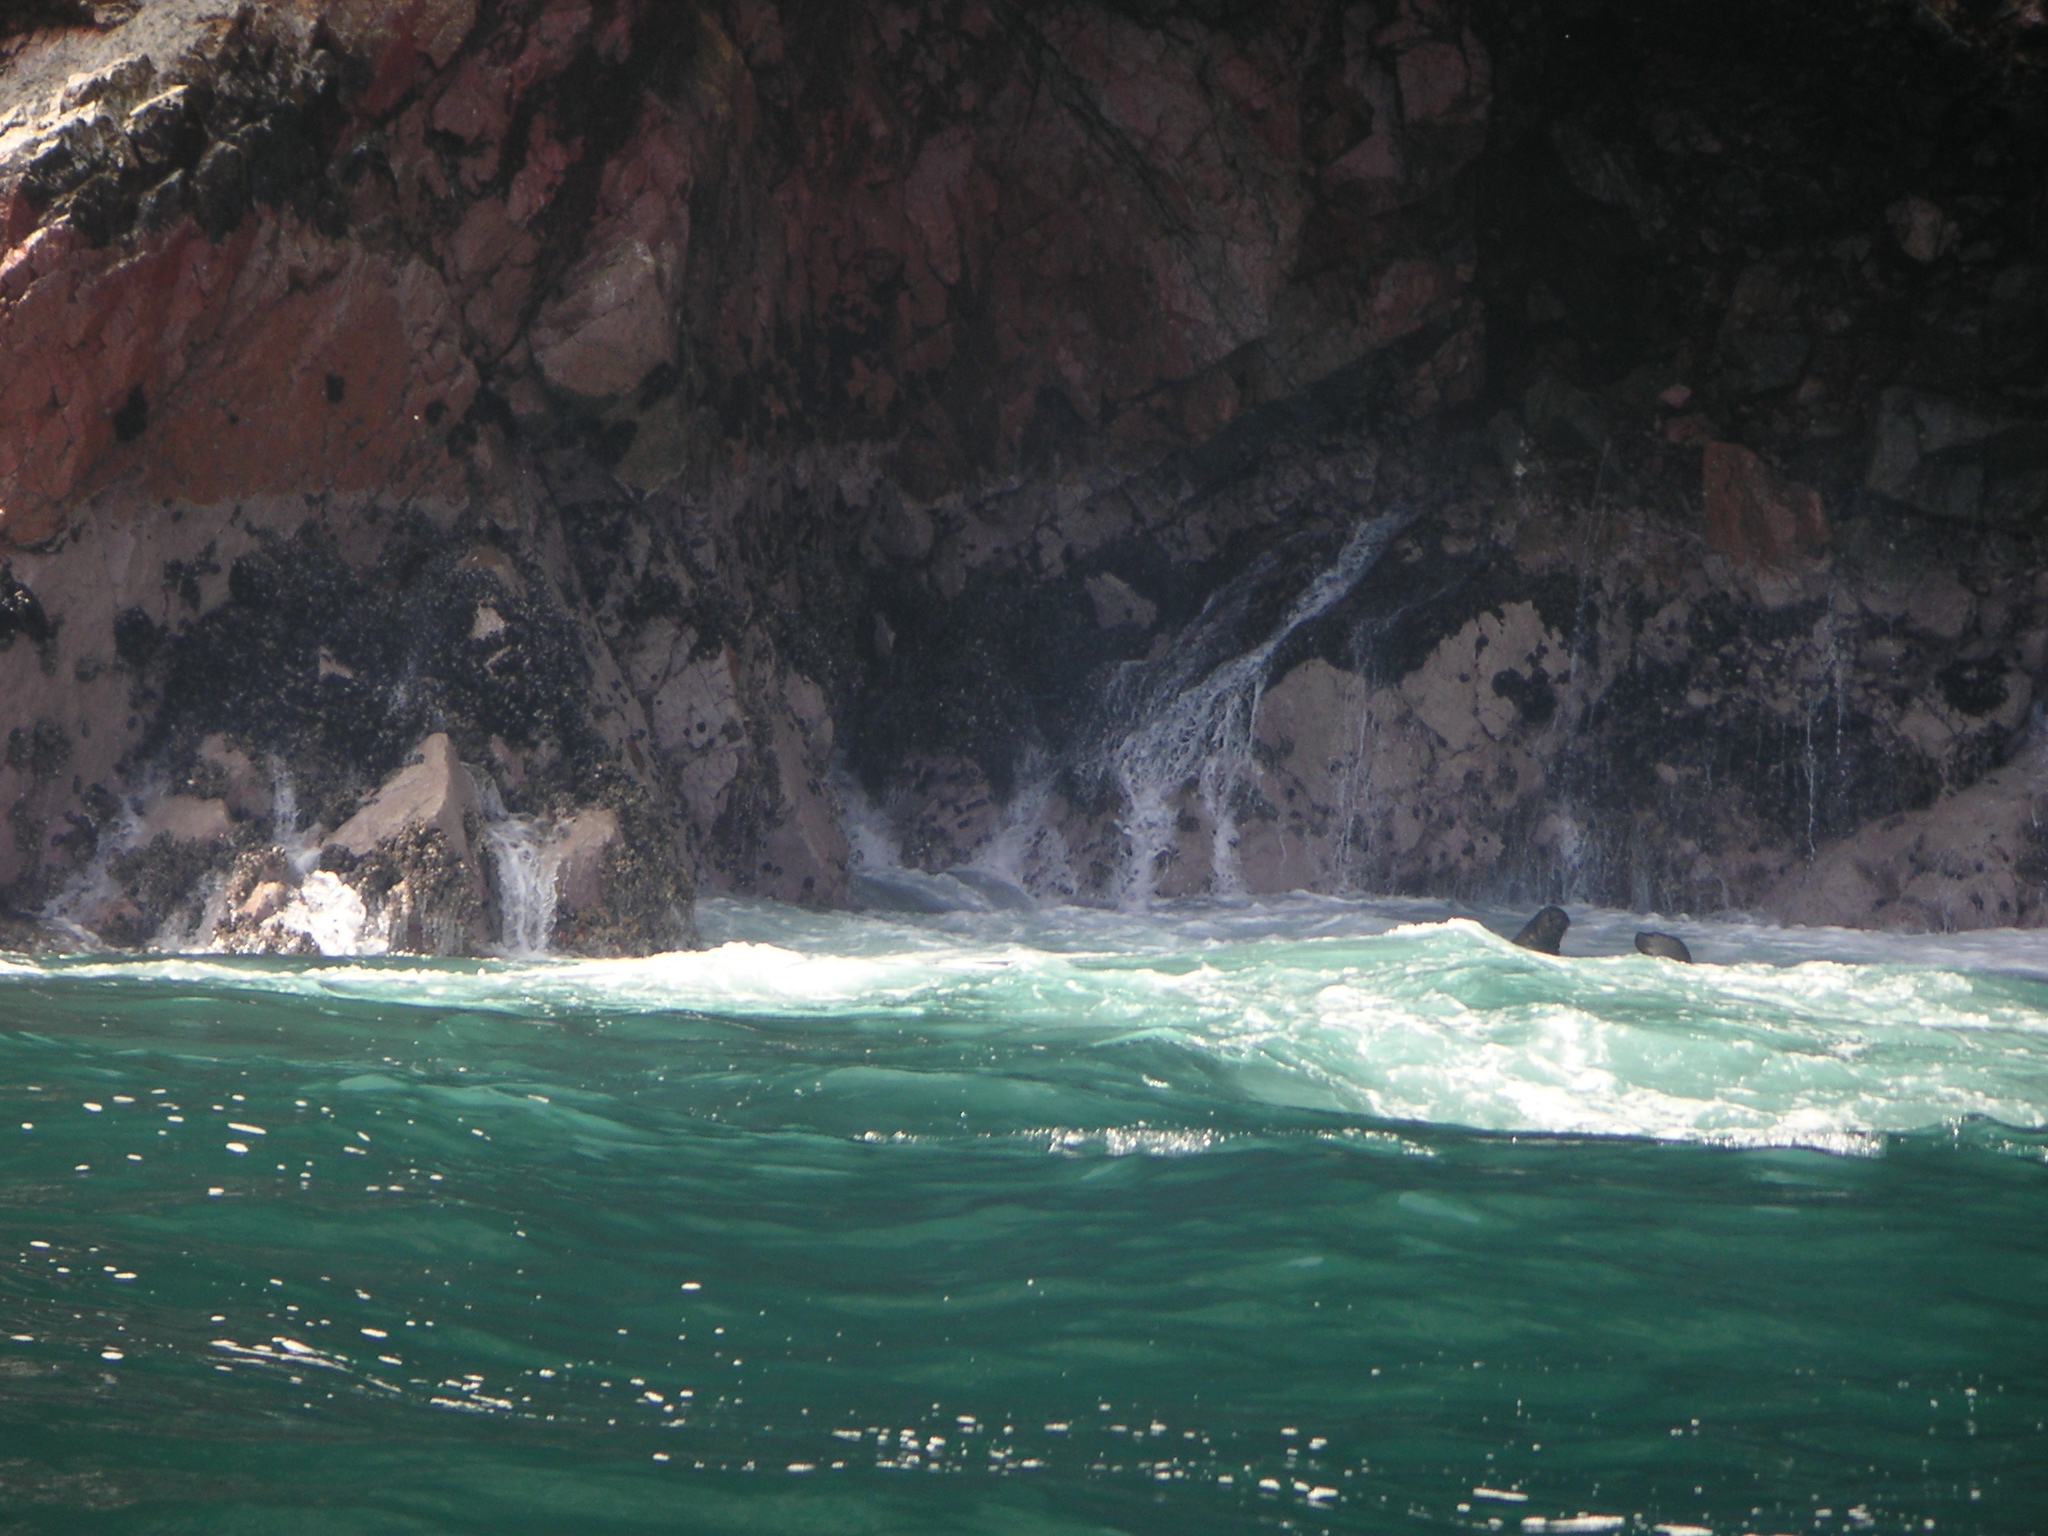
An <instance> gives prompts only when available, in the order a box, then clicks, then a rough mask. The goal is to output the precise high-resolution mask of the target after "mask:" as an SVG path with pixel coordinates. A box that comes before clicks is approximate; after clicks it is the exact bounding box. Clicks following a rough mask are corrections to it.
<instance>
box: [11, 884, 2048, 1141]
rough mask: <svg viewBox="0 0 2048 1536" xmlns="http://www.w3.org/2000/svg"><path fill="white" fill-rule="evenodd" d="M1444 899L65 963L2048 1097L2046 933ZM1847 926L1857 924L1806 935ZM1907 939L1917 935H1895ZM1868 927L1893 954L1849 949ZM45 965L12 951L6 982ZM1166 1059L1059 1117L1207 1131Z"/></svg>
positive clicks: (283, 989) (962, 916)
mask: <svg viewBox="0 0 2048 1536" xmlns="http://www.w3.org/2000/svg"><path fill="white" fill-rule="evenodd" d="M312 878H313V879H319V878H323V877H320V876H315V877H312ZM325 878H327V879H330V880H331V879H332V877H325ZM309 883H310V881H309ZM334 884H335V885H336V886H337V887H338V888H339V889H340V890H345V889H346V887H342V886H340V882H338V881H337V882H334ZM1441 911H1442V909H1440V908H1439V909H1436V910H1435V912H1432V911H1431V910H1430V909H1429V908H1428V907H1427V906H1426V905H1424V904H1420V903H1413V902H1401V903H1355V902H1354V903H1340V902H1334V901H1331V900H1328V899H1323V898H1286V899H1282V900H1279V901H1273V902H1262V903H1246V904H1236V905H1223V904H1215V903H1209V904H1198V905H1189V906H1182V907H1174V908H1169V909H1162V910H1159V911H1155V912H1151V913H1145V914H1132V913H1103V912H1092V911H1081V910H1077V909H1072V908H1066V909H1054V910H1044V909H1041V910H1038V911H1031V912H1011V911H986V912H958V911H956V912H948V913H944V914H939V915H935V916H932V917H928V918H910V917H902V916H891V917H887V918H882V917H863V916H854V915H849V914H820V913H809V912H800V911H797V910H796V909H791V908H780V907H774V906H771V905H768V904H763V903H742V902H734V901H718V900H708V901H706V902H705V903H703V905H702V908H701V909H700V921H701V923H702V926H703V928H704V930H705V932H706V934H707V936H709V937H711V938H713V939H723V940H724V942H720V943H716V944H715V947H713V948H710V949H706V950H701V951H695V952H686V953H675V954H666V955H656V956H651V957H648V958H645V959H636V960H575V961H571V960H535V961H529V962H523V963H517V964H510V963H494V962H467V963H449V962H438V963H434V964H431V965H429V964H421V965H409V966H392V965H390V964H388V963H386V964H383V965H379V966H355V965H343V964H329V965H303V966H297V967H290V968H279V967H276V966H275V965H270V966H264V967H253V966H250V965H248V964H246V963H242V962H237V961H232V960H225V959H203V958H181V959H175V960H156V961H142V962H137V961H125V962H118V963H117V962H105V961H100V962H88V963H80V962H66V963H63V965H62V967H61V968H62V970H63V971H64V972H65V973H66V974H70V975H81V976H106V977H115V976H119V977H124V978H128V979H130V980H133V981H134V982H136V983H138V984H141V985H151V984H157V983H164V982H168V983H175V984H180V985H185V984H193V983H203V984H208V985H215V986H221V987H228V988H234V989H239V990H245V991H268V992H280V993H290V994H297V995H304V996H331V997H351V998H360V999H366V1000H376V1001H380V1002H390V1003H396V1004H401V1005H403V1004H406V1003H417V1004H423V1005H424V1004H430V1005H433V1006H436V1007H442V1006H455V1007H460V1008H463V1009H467V1010H474V1011H479V1012H495V1013H499V1014H501V1015H508V1016H532V1017H541V1016H546V1015H558V1014H560V1013H561V1012H563V1011H564V1010H573V1009H578V1008H594V1009H602V1010H604V1011H605V1012H606V1013H609V1014H614V1015H625V1014H640V1015H643V1016H647V1017H659V1016H662V1015H670V1014H689V1015H694V1016H697V1017H699V1018H703V1017H709V1018H712V1019H719V1018H727V1019H733V1020H755V1021H762V1022H765V1023H768V1024H769V1025H771V1026H772V1027H777V1028H786V1027H791V1026H792V1025H793V1023H794V1021H797V1020H805V1021H809V1022H807V1023H805V1024H804V1026H803V1027H804V1028H806V1029H825V1030H831V1029H838V1028H858V1029H859V1030H861V1031H863V1032H864V1033H869V1034H872V1033H875V1032H877V1031H888V1030H890V1029H892V1028H900V1029H904V1030H914V1031H916V1032H918V1033H920V1034H923V1033H928V1032H930V1031H932V1030H934V1029H943V1030H945V1031H946V1032H947V1033H948V1034H949V1035H951V1036H956V1037H959V1038H963V1039H973V1040H977V1041H980V1042H982V1043H984V1044H986V1045H987V1046H989V1047H990V1048H991V1049H994V1048H996V1047H998V1046H1000V1045H1003V1044H1005V1043H1009V1044H1012V1045H1014V1044H1016V1043H1018V1042H1020V1041H1029V1042H1032V1043H1033V1044H1042V1045H1044V1046H1046V1047H1047V1048H1048V1049H1051V1050H1055V1051H1059V1050H1067V1051H1090V1050H1096V1049H1099V1048H1103V1047H1108V1046H1116V1045H1119V1044H1121V1043H1122V1042H1126V1041H1131V1040H1135V1039H1139V1038H1142V1039H1143V1040H1144V1041H1145V1042H1147V1048H1148V1049H1153V1048H1157V1049H1159V1050H1163V1051H1166V1052H1168V1053H1171V1052H1175V1051H1178V1052H1182V1053H1186V1055H1187V1056H1188V1057H1189V1058H1190V1059H1191V1061H1193V1062H1195V1063H1198V1064H1199V1071H1200V1074H1201V1075H1202V1076H1204V1077H1205V1078H1216V1077H1219V1076H1220V1077H1221V1078H1222V1079H1223V1080H1225V1081H1228V1082H1229V1083H1231V1084H1232V1085H1233V1088H1234V1091H1235V1092H1236V1093H1237V1094H1240V1095H1242V1096H1243V1097H1244V1098H1247V1099H1250V1100H1253V1101H1258V1102H1265V1103H1271V1104H1275V1105H1283V1106H1288V1107H1292V1108H1300V1109H1313V1110H1329V1111H1338V1112H1342V1113H1346V1114H1351V1115H1366V1116H1371V1117H1376V1118H1381V1119H1386V1120H1391V1121H1412V1122H1419V1123H1434V1124H1455V1125H1463V1126H1472V1127H1478V1128H1483V1129H1489V1130H1497V1131H1514V1132H1521V1131H1528V1132H1544V1133H1557V1134H1571V1135H1627V1136H1645V1137H1656V1138H1662V1139H1673V1140H1687V1141H1701V1142H1711V1143H1719V1144H1728V1145H1737V1146H1806V1147H1819V1148H1825V1149H1827V1150H1830V1151H1836V1152H1849V1153H1853V1152H1867V1151H1873V1150H1878V1149H1880V1148H1881V1144H1882V1143H1881V1139H1880V1138H1881V1137H1882V1136H1883V1135H1885V1134H1887V1133H1891V1132H1903V1131H1913V1130H1920V1129H1923V1128H1927V1127H1931V1126H1942V1125H1950V1124H1955V1123H1958V1122H1960V1121H1962V1120H1965V1119H1968V1118H1971V1117H1988V1118H1990V1119H1993V1120H1996V1121H2000V1122H2003V1123H2005V1124H2007V1125H2011V1126H2015V1127H2022V1128H2028V1129H2036V1128H2041V1127H2043V1126H2044V1125H2048V982H2043V981H2041V980H2039V979H2036V978H2037V974H2038V973H2039V972H2041V971H2044V970H2048V966H2042V965H2041V964H2040V960H2041V958H2042V950H2043V936H2042V935H2037V934H2031V933H2029V934H2007V935H1973V936H1970V937H1969V939H1968V940H1967V941H1964V942H1961V943H1957V941H1953V940H1950V941H1937V940H1926V941H1917V942H1914V943H1908V941H1903V940H1882V939H1873V938H1872V937H1871V936H1868V935H1841V934H1831V933H1829V932H1827V931H1809V932H1806V933H1803V934H1793V933H1788V932H1787V931H1785V930H1772V929H1768V928H1765V927H1763V926H1760V925H1755V924H1739V923H1729V924H1723V925H1713V924H1693V925H1690V926H1688V927H1687V928H1685V930H1684V932H1685V936H1686V938H1687V942H1688V943H1689V944H1692V945H1693V947H1694V951H1695V953H1702V952H1720V953H1723V954H1730V955H1738V956H1739V955H1744V954H1745V953H1747V954H1748V955H1750V956H1752V958H1742V959H1739V960H1738V961H1737V963H1733V964H1720V965H1716V964H1698V965H1692V966H1685V965H1674V964H1671V963H1669V962H1664V961H1658V960H1653V959H1649V958H1647V957H1643V956H1640V955H1636V954H1634V953H1633V952H1632V951H1630V952H1628V953H1626V954H1620V953H1615V954H1609V955H1606V956H1596V957H1591V958H1554V957H1550V956H1545V955H1537V954H1533V953H1530V952H1528V951H1526V950H1521V949H1517V948H1515V947H1514V946H1512V945H1511V944H1509V943H1508V942H1507V941H1506V940H1505V939H1504V938H1502V937H1501V936H1500V935H1499V934H1498V933H1497V932H1495V931H1490V930H1489V929H1488V928H1487V927H1484V926H1482V925H1481V924H1479V923H1478V922H1476V921H1474V920H1473V919H1472V918H1470V917H1467V916H1460V917H1452V918H1442V917H1441V916H1438V914H1440V913H1441ZM1433 916H1436V917H1437V918H1438V920H1434V921H1431V920H1428V919H1429V918H1431V917H1433ZM1418 919H1421V920H1418ZM1639 921H1640V920H1638V919H1634V918H1630V917H1628V916H1627V915H1626V914H1586V921H1584V922H1583V923H1582V924H1579V925H1575V926H1574V928H1573V929H1572V938H1571V940H1569V941H1568V943H1574V944H1575V943H1577V942H1579V941H1580V936H1581V935H1582V934H1584V935H1586V936H1587V938H1586V942H1588V943H1589V944H1596V945H1601V946H1604V945H1606V943H1607V942H1608V940H1609V939H1611V938H1616V937H1617V936H1618V935H1619V934H1620V933H1622V932H1623V931H1624V930H1625V931H1627V932H1628V933H1629V934H1631V935H1632V933H1633V927H1634V925H1636V924H1637V923H1638V922H1639ZM1496 926H1506V920H1503V919H1500V918H1498V917H1497V920H1496ZM1603 935H1605V937H1603ZM1831 946H1839V948H1840V949H1842V950H1845V951H1847V954H1846V955H1837V956H1835V957H1830V958H1813V957H1816V956H1819V955H1821V954H1823V953H1826V952H1827V950H1828V949H1829V948H1830V947H1831ZM1900 948H1904V949H1905V950H1906V956H1905V957H1904V958H1899V957H1897V956H1896V955H1895V954H1892V953H1890V952H1892V951H1896V950H1898V949H1900ZM1872 949H1875V950H1877V951H1878V952H1880V953H1887V954H1888V959H1887V962H1886V963H1883V964H1873V963H1870V962H1868V961H1867V960H1862V959H1858V958H1855V956H1856V954H1857V952H1858V951H1859V950H1860V951H1862V952H1864V953H1869V952H1870V951H1871V950H1872ZM1802 957H1807V958H1802ZM1788 962H1789V963H1788ZM45 973H46V968H44V967H39V966H34V965H14V966H8V967H0V984H5V983H7V982H9V981H13V980H17V979H20V978H23V977H27V976H35V975H41V974H45ZM1054 1059H1056V1058H1054ZM1163 1059H1164V1058H1163ZM1148 1071H1156V1073H1157V1075H1158V1077H1160V1078H1161V1079H1162V1081H1159V1082H1157V1083H1156V1084H1155V1083H1153V1079H1152V1077H1149V1076H1148V1077H1147V1078H1146V1083H1147V1084H1151V1085H1152V1089H1156V1090H1157V1091H1158V1092H1159V1093H1160V1101H1161V1105H1162V1109H1163V1111H1165V1113H1164V1114H1163V1115H1162V1117H1161V1118H1159V1119H1156V1120H1152V1119H1148V1121H1147V1123H1146V1124H1145V1125H1144V1126H1142V1127H1140V1128H1139V1129H1140V1130H1142V1132H1143V1134H1142V1135H1137V1134H1136V1133H1135V1132H1134V1133H1128V1136H1127V1133H1125V1132H1122V1131H1118V1132H1114V1133H1112V1132H1110V1131H1107V1130H1104V1129H1102V1128H1100V1127H1097V1128H1094V1129H1090V1128H1088V1127H1087V1126H1086V1125H1085V1123H1084V1124H1082V1125H1081V1126H1079V1127H1076V1128H1074V1129H1072V1130H1065V1129H1063V1130H1060V1131H1057V1132H1048V1133H1046V1134H1047V1136H1048V1138H1049V1139H1050V1140H1051V1141H1052V1142H1054V1143H1055V1144H1056V1143H1057V1142H1058V1141H1059V1140H1060V1139H1062V1138H1065V1137H1068V1136H1080V1137H1084V1138H1094V1137H1101V1138H1103V1139H1102V1140H1101V1141H1099V1142H1093V1143H1092V1144H1094V1145H1100V1146H1103V1147H1104V1148H1105V1149H1109V1147H1110V1141H1111V1139H1112V1138H1116V1145H1115V1148H1114V1150H1147V1151H1150V1150H1170V1151H1174V1152H1188V1151H1200V1150H1203V1149H1204V1148H1205V1147H1206V1146H1207V1142H1206V1141H1203V1140H1202V1139H1201V1136H1200V1135H1196V1136H1195V1139H1193V1140H1189V1139H1187V1135H1188V1134H1193V1133H1183V1132H1182V1131H1181V1130H1179V1129H1178V1128H1177V1127H1176V1125H1175V1124H1174V1122H1173V1119H1172V1116H1171V1105H1172V1103H1173V1095H1172V1093H1171V1092H1170V1091H1169V1087H1168V1084H1167V1083H1166V1082H1165V1081H1163V1079H1165V1078H1169V1077H1172V1076H1174V1074H1173V1073H1172V1072H1171V1071H1170V1070H1162V1069H1149V1068H1148ZM845 1087H846V1089H847V1091H849V1092H853V1091H858V1088H859V1085H858V1084H857V1083H856V1082H855V1081H854V1080H853V1079H852V1078H847V1079H845ZM1152 1089H1144V1090H1141V1091H1152Z"/></svg>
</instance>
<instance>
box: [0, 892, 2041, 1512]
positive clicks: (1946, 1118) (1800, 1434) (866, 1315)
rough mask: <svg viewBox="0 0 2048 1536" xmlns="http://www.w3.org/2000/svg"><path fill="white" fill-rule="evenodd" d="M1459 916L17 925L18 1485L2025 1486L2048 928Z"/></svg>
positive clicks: (162, 1489)
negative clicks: (1671, 940)
mask: <svg viewBox="0 0 2048 1536" xmlns="http://www.w3.org/2000/svg"><path fill="white" fill-rule="evenodd" d="M1471 916H1472V915H1467V916H1465V917H1459V916H1457V915H1456V914H1453V913H1450V912H1448V911H1447V910H1445V909H1441V908H1433V907H1427V906H1422V905H1419V904H1395V903H1377V904H1364V905H1361V904H1358V903H1344V902H1336V901H1325V900H1318V899H1311V898H1293V899H1288V900H1280V901H1268V902H1262V903H1256V904H1250V905H1242V906H1207V907H1183V908H1175V909H1170V910H1165V911H1161V912H1157V913H1153V914H1149V915H1142V916H1134V915H1119V914H1110V913H1095V912H1078V911H1073V910H1060V911H1050V912H1030V913H973V914H949V915H936V916H931V917H923V918H888V917H881V916H864V917H855V916H819V915H814V914H803V913H799V912H795V911H792V910H788V909H780V908H773V907H767V906H758V905H749V904H744V903H734V902H707V903H705V904H704V907H703V909H702V912H701V915H700V921H701V923H702V926H703V928H704V929H705V933H706V938H707V941H708V942H710V943H711V944H713V945H714V946H715V947H713V948H710V949H708V950H706V951H704V952H701V953H694V954H684V955H671V956H662V957H658V958H655V959H651V960H644V961H616V962H574V961H534V962H522V963H507V962H485V963H462V964H422V963H405V962H397V961H338V960H329V961H275V960H213V959H151V960H128V961H120V962H109V961H105V960H93V959H82V960H71V961H59V962H51V963H47V964H30V963H23V962H9V963H0V1063H4V1066H0V1099H4V1103H0V1180H4V1183H0V1189H4V1191H5V1195H4V1206H0V1259H4V1264H0V1529H16V1530H24V1531H41V1530H52V1531H55V1530H93V1531H125V1530H152V1531H154V1530H191V1531H208V1532H216V1531H242V1530H248V1531H258V1530H261V1531H274V1530H286V1529H288V1530H305V1531H327V1530H332V1531H336V1532H352V1533H353V1532H382V1531H392V1532H414V1531H419V1532H426V1531H470V1530H497V1531H503V1530H508V1529H509V1530H525V1529H536V1530H537V1529H552V1530H579V1531H582V1530H588V1531H640V1530H648V1531H655V1530H659V1531H705V1532H726V1531H731V1532H742V1531H762V1532H767V1531H774V1532H805V1531H817V1532H878V1533H879V1532H920V1531H933V1532H937V1531H977V1532H997V1533H1008V1532H1015V1533H1019V1536H1022V1533H1038V1532H1045V1533H1055V1532H1058V1533H1066V1532H1073V1533H1080V1532H1102V1531H1128V1532H1176V1533H1178V1532H1210V1531H1215V1532H1222V1531H1246V1530H1266V1529H1270V1530H1292V1531H1302V1532H1317V1531H1333V1532H1334V1531H1381V1530H1396V1529H1399V1530H1409V1529H1417V1528H1452V1529H1472V1528H1476V1529H1482V1530H1483V1529H1488V1528H1501V1529H1508V1530H1516V1531H1519V1530H1531V1531H1534V1530H1544V1529H1571V1530H1586V1531H1595V1530H1608V1529H1617V1530H1618V1529H1629V1530H1643V1531H1648V1530H1650V1529H1651V1528H1653V1527H1656V1526H1660V1525H1661V1526H1665V1527H1667V1528H1670V1529H1673V1530H1677V1529H1681V1528H1687V1527H1691V1528H1696V1529H1699V1530H1704V1531H1709V1532H1714V1533H1723V1532H1726V1533H1736V1532H1744V1531H1754V1532H1759V1533H1768V1532H1778V1531H1785V1532H1795V1531H1796V1532H1814V1531H1861V1530H1873V1529H1874V1530H1882V1531H1904V1530H1914V1531H1927V1530H1935V1531H1985V1532H2005V1531H2010V1532H2028V1531H2038V1530H2041V1529H2043V1528H2048V1384H2044V1380H2043V1371H2042V1363H2043V1361H2044V1360H2048V1322H2044V1309H2043V1306H2042V1297H2043V1295H2044V1294H2048V1291H2044V1282H2048V1221H2044V1216H2048V1170H2044V1167H2043V1162H2044V1157H2048V1130H2044V1127H2048V940H2044V939H2042V938H2041V937H2037V936H2032V935H2012V934H2006V935H1991V936H1977V937H1973V938H1969V939H1956V940H1941V939H1922V940H1895V939H1886V938H1879V937H1873V936H1866V935H1849V934H1841V933H1827V932H1817V933H1790V932H1785V931H1780V930H1773V929H1768V928H1758V927H1753V926H1744V925H1740V924H1733V923H1728V924H1699V925H1687V926H1681V927H1679V928H1678V929H1677V931H1679V932H1680V933H1681V934H1682V935H1683V936H1684V937H1685V938H1686V940H1687V942H1688V943H1689V944H1690V945H1691V946H1692V948H1693V951H1694V953H1695V954H1696V955H1698V956H1699V957H1700V958H1701V959H1702V960H1703V961H1708V962H1716V963H1707V964H1701V965H1698V966H1693V967H1682V966H1675V965H1671V964H1668V963H1665V962H1660V961H1654V960H1649V959H1645V958H1643V957H1640V956H1636V955H1634V954H1633V953H1623V951H1625V950H1626V949H1627V947H1628V940H1629V937H1630V936H1631V935H1632V933H1633V923H1632V920H1629V919H1626V918H1623V917H1620V916H1614V915H1602V914H1585V915H1581V917H1580V921H1579V924H1578V926H1576V927H1575V928H1574V929H1573V930H1572V935H1571V938H1570V940H1569V941H1568V947H1571V948H1574V949H1576V950H1577V951H1578V954H1577V956H1576V957H1574V958H1569V959H1553V958H1550V957H1546V956H1539V955H1532V954H1529V953H1527V952H1524V951H1521V950H1517V949H1514V948H1513V947H1512V946H1510V945H1508V944H1506V943H1505V942H1504V941H1502V940H1501V939H1500V938H1498V937H1497V936H1496V934H1494V933H1492V932H1489V931H1488V930H1487V928H1486V927H1484V926H1482V925H1481V923H1479V922H1475V921H1472V920H1471ZM1477 916H1479V917H1483V918H1486V919H1488V920H1490V921H1492V922H1493V923H1494V925H1495V926H1505V925H1507V924H1509V922H1510V921H1511V919H1510V916H1509V915H1508V914H1477ZM1446 919H1450V920H1446ZM1561 1521H1562V1522H1571V1523H1570V1524H1566V1525H1559V1524H1558V1522H1561ZM1496 1522H1498V1524H1497V1525H1496V1524H1495V1523H1496ZM1546 1523H1547V1524H1546Z"/></svg>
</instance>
